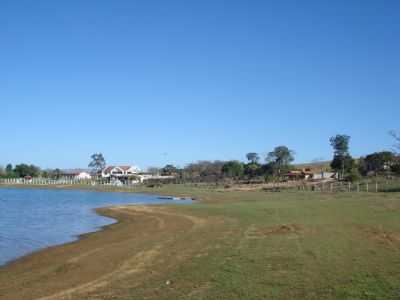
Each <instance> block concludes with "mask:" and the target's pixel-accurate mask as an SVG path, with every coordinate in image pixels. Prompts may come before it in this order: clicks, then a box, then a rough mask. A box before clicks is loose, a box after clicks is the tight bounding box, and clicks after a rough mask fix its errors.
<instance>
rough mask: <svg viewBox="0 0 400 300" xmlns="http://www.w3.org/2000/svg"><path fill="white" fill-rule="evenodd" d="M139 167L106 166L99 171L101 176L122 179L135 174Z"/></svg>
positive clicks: (137, 172)
mask: <svg viewBox="0 0 400 300" xmlns="http://www.w3.org/2000/svg"><path fill="white" fill-rule="evenodd" d="M139 173H140V169H139V168H138V167H136V166H107V167H106V168H104V169H103V170H102V171H101V177H102V178H117V179H124V178H129V177H133V176H136V175H138V174H139Z"/></svg>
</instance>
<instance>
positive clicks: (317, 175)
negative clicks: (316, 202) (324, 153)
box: [312, 171, 336, 180]
mask: <svg viewBox="0 0 400 300" xmlns="http://www.w3.org/2000/svg"><path fill="white" fill-rule="evenodd" d="M312 178H313V179H315V180H323V179H333V178H336V173H334V172H325V171H322V172H318V173H314V174H313V177H312Z"/></svg>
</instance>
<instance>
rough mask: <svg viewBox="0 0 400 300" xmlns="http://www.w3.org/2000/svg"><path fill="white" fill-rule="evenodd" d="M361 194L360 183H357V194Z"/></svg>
mask: <svg viewBox="0 0 400 300" xmlns="http://www.w3.org/2000/svg"><path fill="white" fill-rule="evenodd" d="M359 192H360V183H359V182H357V193H359Z"/></svg>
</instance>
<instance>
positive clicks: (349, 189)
mask: <svg viewBox="0 0 400 300" xmlns="http://www.w3.org/2000/svg"><path fill="white" fill-rule="evenodd" d="M349 192H351V182H349Z"/></svg>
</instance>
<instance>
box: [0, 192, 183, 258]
mask: <svg viewBox="0 0 400 300" xmlns="http://www.w3.org/2000/svg"><path fill="white" fill-rule="evenodd" d="M160 203H190V200H166V199H158V196H157V195H144V194H129V193H111V192H107V193H106V192H94V191H80V190H50V189H14V188H0V265H3V264H5V263H7V262H9V261H11V260H14V259H16V258H18V257H21V256H23V255H26V254H29V253H31V252H33V251H37V250H40V249H43V248H46V247H48V246H54V245H59V244H64V243H67V242H71V241H74V240H76V239H77V238H78V235H80V234H83V233H88V232H93V231H96V230H99V229H100V227H102V226H105V225H109V224H112V223H115V222H116V220H114V219H111V218H107V217H103V216H100V215H97V214H96V213H95V211H94V209H95V208H99V207H106V206H111V205H118V204H160Z"/></svg>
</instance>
